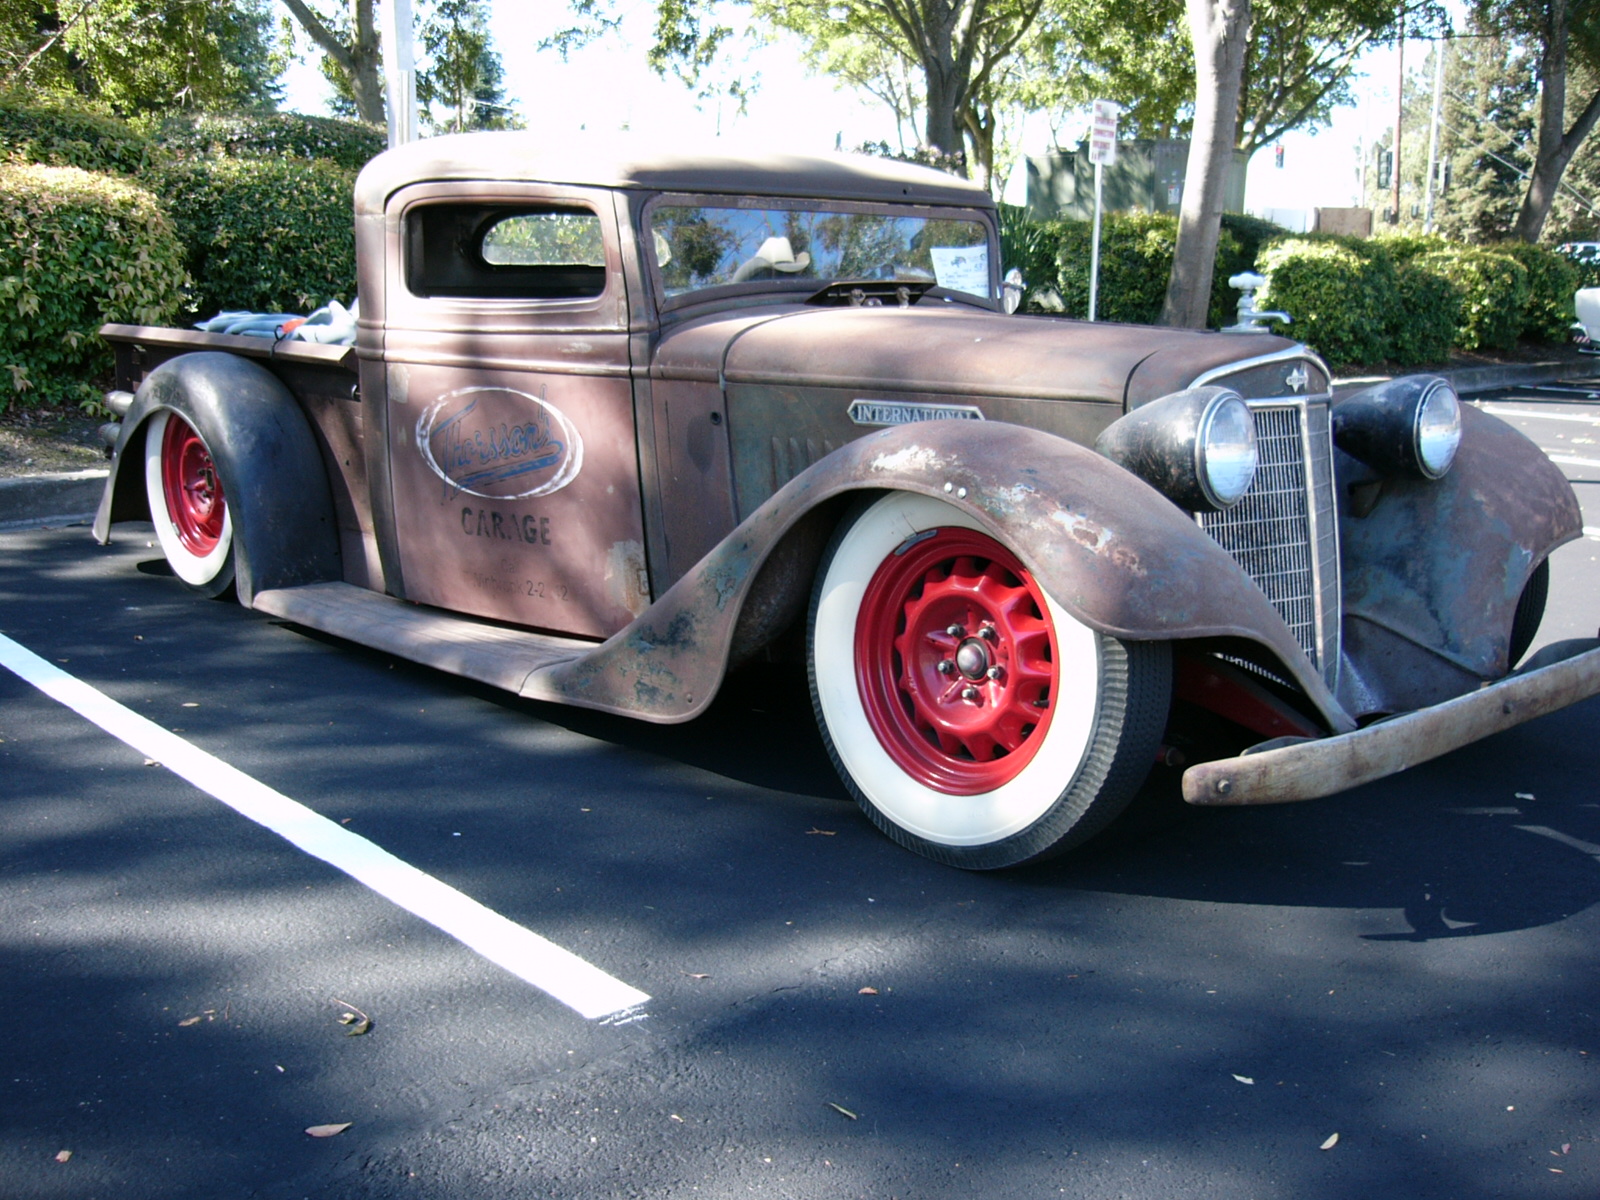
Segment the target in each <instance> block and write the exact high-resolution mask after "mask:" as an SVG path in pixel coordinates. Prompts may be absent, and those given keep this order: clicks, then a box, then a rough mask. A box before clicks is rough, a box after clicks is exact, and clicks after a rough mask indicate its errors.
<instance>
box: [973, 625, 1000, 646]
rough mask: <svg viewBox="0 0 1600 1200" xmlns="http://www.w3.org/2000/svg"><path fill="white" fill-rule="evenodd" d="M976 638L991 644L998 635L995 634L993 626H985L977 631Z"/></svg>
mask: <svg viewBox="0 0 1600 1200" xmlns="http://www.w3.org/2000/svg"><path fill="white" fill-rule="evenodd" d="M978 636H979V637H981V638H982V639H983V640H984V641H986V642H992V641H994V639H995V638H996V637H998V636H999V635H998V634H996V633H995V631H994V626H993V625H985V626H984V627H983V628H982V629H980V630H978Z"/></svg>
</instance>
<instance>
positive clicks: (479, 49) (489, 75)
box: [417, 0, 510, 133]
mask: <svg viewBox="0 0 1600 1200" xmlns="http://www.w3.org/2000/svg"><path fill="white" fill-rule="evenodd" d="M422 46H423V50H424V51H425V52H426V53H427V55H428V58H429V59H430V60H431V64H430V65H429V67H428V68H427V70H425V71H422V72H419V73H418V75H417V99H418V101H419V102H420V103H421V104H422V105H423V106H424V109H425V111H426V115H427V118H428V123H429V124H430V125H432V126H433V128H434V129H435V130H438V131H441V132H443V131H448V132H451V133H462V132H464V131H466V130H468V129H506V128H509V127H510V121H509V110H508V109H507V108H506V105H505V92H504V89H503V88H502V86H501V84H502V81H503V80H504V78H505V72H504V70H503V68H502V67H501V65H500V55H499V54H497V53H496V52H495V50H494V47H493V44H492V41H491V39H490V37H489V24H488V21H487V19H486V18H485V16H484V12H483V6H482V5H481V4H479V3H474V0H439V3H438V4H437V5H435V6H434V9H433V11H432V13H430V14H429V16H428V19H427V20H426V21H425V22H424V23H423V26H422Z"/></svg>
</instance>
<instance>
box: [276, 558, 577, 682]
mask: <svg viewBox="0 0 1600 1200" xmlns="http://www.w3.org/2000/svg"><path fill="white" fill-rule="evenodd" d="M251 607H252V608H256V609H259V610H261V611H262V612H264V613H269V614H271V615H272V616H274V617H281V618H283V619H284V620H285V621H292V622H294V623H295V624H296V625H304V626H306V627H307V628H308V629H317V630H320V631H322V632H323V633H331V634H333V635H334V636H335V637H341V638H345V639H347V640H349V641H352V642H359V643H360V644H361V645H363V646H370V647H371V648H372V649H374V650H382V651H385V652H386V653H388V654H393V655H395V656H396V657H397V658H405V659H409V660H410V661H412V662H414V663H421V664H422V665H423V666H427V667H434V668H435V669H437V670H440V671H448V672H449V673H450V674H452V675H461V676H464V677H465V678H467V679H476V680H477V681H478V682H479V683H487V684H489V685H491V686H492V687H497V688H504V689H505V690H506V691H508V692H521V691H522V686H523V684H524V683H525V682H526V680H527V678H528V676H529V675H531V674H533V672H535V671H538V670H541V669H544V668H546V667H554V666H559V665H560V664H562V663H567V662H572V661H574V660H576V659H579V658H582V657H583V656H584V655H585V654H588V653H589V652H590V651H592V650H593V649H594V648H595V646H596V643H594V642H585V641H579V640H578V639H576V638H564V637H556V636H554V635H552V634H546V633H529V632H528V631H526V630H523V629H509V628H506V627H505V626H502V625H493V624H489V623H487V622H484V621H479V620H475V619H473V618H471V617H462V616H457V615H455V614H452V613H447V612H443V611H441V610H440V609H436V608H425V607H423V606H422V605H418V604H410V603H408V602H406V601H404V600H396V599H395V598H394V597H393V596H384V595H380V594H379V593H377V592H369V591H368V590H367V589H365V588H359V587H355V586H353V585H352V584H348V583H308V584H305V585H303V586H301V587H292V588H270V589H268V590H267V591H264V592H257V593H256V596H255V601H254V603H253V604H252V605H251Z"/></svg>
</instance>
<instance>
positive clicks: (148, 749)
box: [0, 634, 650, 1024]
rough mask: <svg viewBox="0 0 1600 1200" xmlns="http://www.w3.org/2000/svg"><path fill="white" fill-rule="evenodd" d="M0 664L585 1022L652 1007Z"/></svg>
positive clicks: (90, 705)
mask: <svg viewBox="0 0 1600 1200" xmlns="http://www.w3.org/2000/svg"><path fill="white" fill-rule="evenodd" d="M0 666H4V667H6V668H7V669H9V670H11V671H12V672H14V673H15V674H17V675H19V676H20V677H21V678H22V679H23V680H25V681H26V682H28V683H31V684H32V685H33V686H34V687H36V688H38V689H39V690H40V691H41V692H43V693H44V694H45V695H47V696H49V697H50V698H51V699H52V700H56V701H59V702H60V703H62V704H64V705H66V706H67V707H68V708H70V709H72V710H73V711H74V712H76V713H77V714H79V715H80V716H82V717H85V718H87V719H88V720H90V721H92V722H93V723H94V724H96V725H98V726H99V727H100V728H101V729H104V730H105V731H106V732H107V733H109V734H111V736H112V737H115V738H118V739H120V740H121V741H124V742H126V743H127V744H128V745H130V746H132V747H133V748H134V749H135V750H138V751H139V752H141V753H142V754H144V755H145V756H146V757H147V758H152V759H154V760H155V761H157V762H159V763H160V764H161V765H162V766H164V767H166V768H167V769H168V770H169V771H171V772H172V773H173V774H175V775H178V776H180V777H181V778H183V779H187V780H188V781H189V782H190V783H192V784H194V785H195V787H197V788H199V789H200V790H201V791H204V792H208V793H209V794H211V795H212V796H215V797H216V798H217V799H218V800H220V801H222V802H223V803H224V804H226V805H227V806H228V807H229V808H232V809H234V810H235V811H236V812H239V813H241V814H243V815H244V816H246V817H249V818H250V819H251V820H252V821H255V822H256V823H258V824H260V825H264V826H266V828H268V829H270V830H272V832H273V833H276V834H278V835H279V836H280V837H282V838H284V839H286V840H287V841H289V842H291V843H292V844H293V845H295V846H297V847H299V848H300V849H301V850H304V851H305V852H306V853H307V854H309V855H311V856H312V857H313V858H320V859H321V860H322V861H323V862H325V863H328V864H329V865H331V866H334V867H337V868H338V869H339V870H341V871H343V872H344V873H345V874H346V875H349V876H350V877H351V878H352V879H355V880H357V881H359V882H361V883H364V884H366V885H367V886H368V887H369V888H371V889H372V890H373V891H375V892H377V893H378V894H379V895H380V896H384V897H387V898H388V899H389V900H392V901H393V902H394V903H395V904H398V905H399V906H400V907H401V908H403V909H405V910H406V911H407V912H409V913H412V914H414V915H416V916H418V917H421V918H422V919H423V920H424V921H427V922H428V923H429V924H430V925H434V926H436V927H438V928H439V929H441V930H443V931H444V932H445V933H447V934H449V935H450V936H451V937H453V938H455V939H456V940H457V941H458V942H460V943H462V944H463V945H464V946H467V947H469V948H470V949H472V950H475V951H477V953H479V954H481V955H482V956H483V957H484V958H487V959H488V960H489V961H490V962H494V963H498V964H499V965H500V966H502V967H504V968H505V969H506V970H508V971H510V972H511V973H512V974H513V975H515V976H517V977H518V978H520V979H524V980H526V981H527V982H529V983H531V984H533V986H534V987H536V988H538V989H539V990H540V991H543V992H546V993H548V994H549V995H550V996H552V997H554V998H555V999H557V1000H559V1001H561V1003H563V1004H565V1005H566V1006H567V1007H568V1008H571V1009H573V1010H575V1011H576V1012H578V1013H579V1014H581V1015H582V1016H584V1017H587V1018H589V1019H591V1020H593V1019H596V1018H600V1017H607V1018H610V1020H609V1021H608V1023H609V1024H620V1023H623V1022H624V1021H626V1020H629V1019H634V1018H635V1017H636V1015H637V1014H635V1013H633V1012H632V1011H631V1010H634V1009H637V1008H638V1007H639V1006H640V1005H642V1004H644V1003H645V1002H646V1001H647V1000H649V999H650V997H649V996H647V995H645V993H643V992H641V991H639V990H638V989H637V988H634V987H629V986H628V985H627V984H625V983H623V982H622V981H621V980H620V979H614V978H612V977H611V976H610V975H607V974H606V973H605V972H604V971H602V970H601V969H600V968H599V967H596V966H593V965H591V964H590V963H587V962H585V961H584V960H583V959H581V958H579V957H578V956H577V955H576V954H573V953H572V952H571V951H570V950H564V949H562V948H561V947H560V946H557V945H556V944H555V943H554V942H551V941H547V940H546V939H544V938H542V937H540V936H539V935H538V934H536V933H534V932H532V931H531V930H528V929H524V928H523V927H522V926H521V925H518V924H516V923H515V922H514V921H510V920H507V919H506V918H505V917H502V916H501V915H500V914H499V913H497V912H493V911H491V910H490V909H488V908H485V907H484V906H483V905H481V904H479V903H478V902H477V901H476V900H473V899H472V898H471V897H469V896H465V895H463V894H462V893H460V892H458V891H456V889H455V888H453V887H451V886H450V885H449V884H446V883H441V882H440V881H439V880H437V879H435V878H433V876H431V875H428V874H425V873H424V872H422V871H419V870H417V868H416V867H413V866H411V865H410V864H409V863H405V862H402V861H401V860H400V859H398V858H396V857H395V856H394V855H392V854H390V853H389V852H388V851H387V850H384V849H382V848H381V847H378V846H375V845H374V844H373V843H371V842H369V841H367V839H366V838H363V837H359V836H357V835H356V834H353V833H351V832H350V831H349V830H348V829H345V828H344V827H343V826H341V825H338V824H336V823H334V822H333V821H330V820H328V819H327V818H326V817H323V816H319V815H318V814H317V813H314V812H312V811H311V810H310V809H309V808H307V807H306V806H305V805H303V804H301V803H299V802H298V801H296V800H291V799H289V797H287V796H285V795H283V794H282V793H281V792H277V791H274V790H273V789H272V788H269V787H267V786H266V784H264V783H261V782H259V781H257V780H255V779H252V778H251V777H250V776H248V775H246V774H245V773H244V772H243V771H240V770H238V769H237V768H236V767H231V766H229V765H228V764H227V763H225V762H223V761H222V760H221V759H219V758H214V757H212V756H211V755H209V754H207V753H206V752H205V751H204V750H201V749H199V748H198V747H196V746H192V745H190V744H189V743H188V742H186V741H184V740H183V739H182V738H181V737H178V736H177V735H175V734H173V733H170V732H168V731H167V730H165V729H163V728H161V726H159V725H157V724H156V723H155V722H153V721H150V720H147V719H146V718H144V717H141V716H140V715H139V714H138V713H136V712H134V711H133V710H132V709H129V708H125V707H123V706H122V705H121V704H118V703H117V702H116V701H115V700H113V699H111V698H110V697H109V696H107V695H105V694H103V693H102V692H99V691H96V690H95V689H94V688H92V687H90V686H89V685H88V684H86V683H84V682H83V681H82V680H80V679H76V678H74V677H73V676H71V675H69V674H67V673H66V672H65V671H63V670H61V669H60V668H59V667H56V666H54V665H53V664H51V663H48V662H46V661H45V660H44V659H42V658H40V657H39V656H38V655H37V654H35V653H33V652H32V651H31V650H29V649H27V648H26V647H24V646H20V645H18V644H17V643H16V642H14V641H12V640H11V639H10V638H8V637H6V636H4V635H3V634H0Z"/></svg>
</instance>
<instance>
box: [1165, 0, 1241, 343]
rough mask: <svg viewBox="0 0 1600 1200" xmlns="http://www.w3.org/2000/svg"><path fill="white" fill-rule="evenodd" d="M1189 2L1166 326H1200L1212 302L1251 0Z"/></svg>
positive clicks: (1200, 0)
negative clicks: (1187, 96) (1181, 162)
mask: <svg viewBox="0 0 1600 1200" xmlns="http://www.w3.org/2000/svg"><path fill="white" fill-rule="evenodd" d="M1186 5H1187V9H1188V16H1189V35H1190V39H1191V40H1192V41H1193V43H1194V68H1195V71H1194V74H1195V98H1194V136H1193V139H1192V140H1191V141H1190V143H1189V165H1188V169H1187V170H1186V171H1185V172H1184V177H1183V207H1182V208H1181V209H1180V211H1179V214H1178V245H1177V249H1176V252H1175V253H1174V255H1173V258H1172V274H1171V276H1169V277H1168V279H1167V298H1166V301H1165V302H1164V303H1163V304H1162V306H1161V323H1162V324H1163V325H1179V326H1188V327H1189V328H1192V329H1201V328H1204V327H1205V323H1206V309H1207V307H1208V306H1209V302H1210V299H1211V275H1212V271H1213V269H1214V268H1215V266H1216V258H1217V241H1218V239H1219V238H1220V236H1221V233H1222V203H1223V191H1224V188H1225V186H1226V182H1227V172H1228V167H1229V165H1230V163H1231V161H1232V157H1233V145H1234V139H1235V136H1236V133H1237V130H1238V123H1239V92H1240V88H1241V83H1242V80H1243V76H1244V56H1245V49H1246V46H1247V44H1248V42H1249V37H1250V0H1186Z"/></svg>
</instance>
